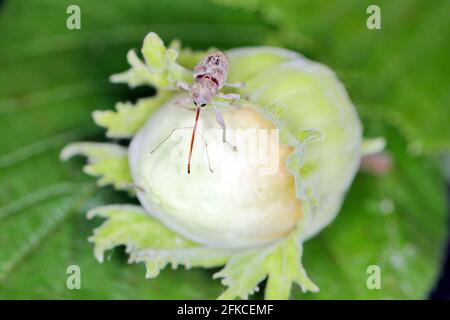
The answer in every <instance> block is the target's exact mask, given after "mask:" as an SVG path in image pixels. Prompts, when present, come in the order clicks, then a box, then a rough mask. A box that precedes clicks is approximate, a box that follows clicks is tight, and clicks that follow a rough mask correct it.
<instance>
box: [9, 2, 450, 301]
mask: <svg viewBox="0 0 450 320" xmlns="http://www.w3.org/2000/svg"><path fill="white" fill-rule="evenodd" d="M228 2H230V1H228ZM77 3H78V4H79V5H80V7H81V10H82V30H79V31H69V30H67V29H66V28H65V19H66V16H65V14H64V13H65V9H66V7H67V6H68V5H69V4H72V2H70V1H65V0H63V1H58V2H37V1H27V2H21V1H8V2H6V4H5V5H4V7H3V8H0V14H1V16H2V18H1V20H0V38H1V39H2V42H1V44H0V68H1V70H2V72H1V73H0V83H1V84H2V85H1V86H0V124H1V125H2V130H3V132H4V134H3V137H2V138H1V140H0V185H1V191H2V192H1V193H0V247H1V248H2V249H1V250H0V298H7V299H14V298H40V299H42V298H44V299H51V298H59V299H61V298H63V299H64V298H67V299H69V298H76V299H92V298H111V299H123V298H135V299H142V298H151V299H156V298H159V299H175V298H192V299H195V298H214V297H216V296H218V295H219V294H220V292H221V286H220V284H219V283H218V282H214V281H212V280H211V279H210V276H211V274H210V273H209V272H208V271H204V270H189V271H185V270H183V269H179V270H176V271H170V270H165V271H164V272H162V273H161V275H159V277H158V278H157V279H152V280H151V281H144V280H143V276H142V272H143V269H142V268H141V266H139V265H127V264H125V263H124V257H123V256H122V255H121V254H120V251H117V249H116V252H115V253H114V254H113V255H112V256H110V257H109V258H108V259H106V260H107V261H105V263H103V264H99V263H98V262H97V261H95V259H94V256H93V254H92V245H91V244H89V243H88V242H87V241H86V239H87V237H88V236H89V235H90V234H91V230H92V228H93V226H94V225H97V224H98V221H96V220H94V222H92V221H86V219H85V217H84V214H81V213H84V212H86V211H87V210H88V209H89V208H92V207H96V206H101V205H104V204H106V203H118V202H125V201H127V202H129V201H130V200H129V199H124V197H123V196H121V195H119V194H117V193H112V192H111V190H109V189H106V190H102V191H96V188H95V187H94V185H93V182H92V179H86V178H85V177H84V176H83V175H82V174H80V173H79V172H80V171H79V167H80V163H79V162H74V163H70V165H67V164H64V163H60V161H59V159H58V154H59V151H60V149H61V147H62V146H63V145H66V144H67V143H68V142H71V141H74V140H84V139H88V138H96V137H97V136H98V134H99V133H100V131H99V130H98V129H96V128H95V126H94V124H93V123H92V119H91V118H90V113H91V112H92V111H93V110H94V109H97V108H99V107H104V108H105V109H111V107H112V106H113V105H114V103H115V102H116V101H117V100H124V99H126V97H125V96H124V95H123V92H124V91H123V90H120V89H118V88H120V87H118V86H117V85H116V86H112V85H109V84H107V81H106V80H107V79H108V77H109V75H110V74H111V73H114V72H117V71H120V70H124V69H126V68H127V66H126V65H125V63H124V61H123V60H124V59H123V57H124V55H125V53H126V52H127V50H128V48H130V47H139V46H140V44H141V41H142V39H143V37H144V36H145V34H147V32H148V31H151V30H152V31H156V32H158V34H160V35H162V37H163V38H164V39H165V40H166V41H169V40H171V39H174V38H179V39H181V40H182V41H183V43H184V44H188V45H190V46H192V47H193V48H196V49H197V48H203V49H205V48H209V47H211V46H215V47H220V48H231V47H238V46H244V45H261V44H271V45H274V44H278V45H282V46H285V47H289V48H293V49H297V50H300V51H302V52H303V53H305V54H307V55H308V56H309V57H311V58H313V59H315V60H318V61H320V62H323V63H325V64H327V65H329V66H330V67H331V68H333V69H335V70H336V71H337V73H338V75H339V76H340V77H341V78H342V79H343V80H344V82H345V83H346V85H347V87H348V88H349V91H350V95H351V96H352V98H353V101H354V102H355V105H357V106H358V107H359V111H360V113H361V114H362V115H363V117H364V120H365V126H366V128H367V135H368V136H383V137H385V138H386V141H387V149H388V152H389V153H390V154H391V155H392V157H393V159H394V167H393V169H392V171H391V172H390V173H388V174H386V175H385V176H381V177H373V176H368V175H365V174H361V175H359V176H358V177H357V179H356V181H355V183H354V185H353V187H352V189H351V190H350V192H349V194H348V196H347V198H346V201H345V205H344V208H343V209H342V210H341V213H340V215H339V216H338V218H337V220H336V221H335V222H334V223H333V224H332V225H331V226H330V227H329V228H327V229H326V230H325V231H324V232H322V233H321V234H320V235H319V236H317V237H316V238H314V239H312V240H310V241H308V242H306V244H305V245H304V250H303V251H304V265H305V268H306V269H307V270H308V272H309V275H310V276H311V278H312V279H314V281H315V283H317V284H318V285H319V286H320V288H321V291H320V292H318V293H309V294H307V295H305V294H303V293H300V292H299V291H296V292H295V293H294V296H295V297H296V298H305V297H307V298H312V299H320V298H336V299H342V298H350V299H351V298H385V299H386V298H397V299H398V298H423V297H425V296H426V295H427V293H428V292H429V290H430V289H431V287H432V286H433V283H434V281H435V279H436V275H437V272H438V269H439V263H440V259H439V258H440V251H441V248H442V243H443V240H444V232H445V222H446V217H445V212H446V210H447V207H446V204H445V193H444V187H443V181H442V175H441V173H440V172H439V171H438V170H437V169H436V165H435V161H434V159H433V158H432V157H430V156H428V155H422V156H420V157H418V156H417V155H415V154H413V153H411V150H413V151H415V152H417V151H421V150H423V151H425V152H426V153H432V152H437V151H441V150H448V149H449V148H450V145H449V141H450V131H449V130H450V129H449V127H448V119H449V118H450V114H449V112H450V111H449V110H450V109H449V108H448V107H447V106H448V105H449V95H448V88H446V87H445V86H444V85H443V84H445V83H447V77H448V75H447V74H446V73H445V72H446V70H448V69H449V68H448V67H449V66H448V63H449V62H448V59H447V57H446V55H447V52H448V51H449V50H448V45H449V43H448V41H447V38H448V32H449V29H448V27H447V24H448V23H447V19H446V16H445V15H446V14H447V12H448V9H449V8H448V6H449V4H448V2H447V1H444V0H443V1H437V2H425V1H424V2H421V1H400V2H397V1H396V2H393V1H382V2H381V4H380V6H381V8H382V19H383V20H382V26H383V27H382V30H380V31H369V30H367V29H366V28H365V18H366V15H365V8H366V7H367V5H368V2H364V1H345V2H344V1H337V2H333V3H329V2H327V3H323V2H318V1H309V2H306V1H288V0H282V1H270V2H269V1H262V0H261V1H259V0H253V1H251V3H250V5H248V6H247V9H246V11H238V10H234V9H231V8H227V7H219V6H216V5H211V4H208V3H205V2H203V1H190V0H189V1H188V0H175V1H170V2H169V1H152V2H142V1H138V0H132V1H120V0H114V1H108V2H100V1H87V0H80V1H77ZM371 3H372V2H371ZM252 8H255V9H256V8H257V9H258V10H260V12H262V13H263V17H262V19H264V20H263V21H262V20H261V19H260V18H259V17H258V15H257V14H256V13H253V12H252V11H251V10H252ZM124 10H126V14H124ZM99 12H101V13H102V14H98V13H99ZM19 16H20V19H19ZM269 25H270V26H269ZM192 57H193V58H192V59H189V58H186V62H185V63H184V62H180V63H181V64H183V65H186V64H192V61H195V59H194V57H195V55H194V54H193V55H192ZM138 104H139V102H138ZM118 109H119V108H118ZM125 109H126V107H125ZM149 109H151V108H149ZM149 109H146V110H145V112H151V111H150V110H149ZM106 112H107V113H105V114H108V117H110V118H109V119H114V116H111V114H112V113H110V112H108V111H106ZM118 112H120V110H119V111H118ZM125 112H126V111H125ZM143 112H144V111H143ZM99 118H101V116H99ZM103 119H104V120H99V119H98V118H97V119H96V120H97V121H98V122H99V123H100V122H101V121H106V122H108V123H113V122H114V120H109V119H107V116H105V118H103ZM374 119H375V120H374ZM110 121H111V122H110ZM136 126H139V125H138V124H137V125H136ZM115 130H116V131H115V132H111V133H110V136H111V137H116V136H117V137H119V136H120V137H124V136H128V135H130V134H132V133H134V131H133V130H134V129H133V128H131V129H130V130H131V131H127V130H126V128H125V129H124V128H117V129H115ZM106 223H107V222H106ZM286 250H287V249H286ZM297 261H298V260H297ZM70 264H77V265H79V266H80V267H81V270H82V290H80V291H76V290H75V291H70V290H67V289H66V286H65V279H66V277H67V275H66V273H65V270H66V268H67V266H69V265H70ZM371 264H377V265H379V266H380V267H381V270H382V277H383V278H382V289H381V290H368V289H367V287H366V279H367V274H366V268H367V267H368V266H369V265H371ZM147 267H149V266H147ZM152 267H155V266H152ZM159 267H160V266H156V270H159ZM279 267H280V266H271V268H274V270H275V269H277V268H279ZM149 270H150V271H151V272H150V273H151V274H152V272H155V271H154V270H155V269H151V268H150V269H149ZM152 270H153V271H152ZM288 275H290V276H289V277H288V278H289V279H293V278H294V277H295V276H297V275H293V274H290V273H288ZM255 276H258V277H259V278H263V277H264V276H263V275H262V273H256V274H255ZM268 285H269V286H270V285H271V283H270V277H269V282H268ZM281 294H283V293H282V292H280V295H281ZM283 295H284V294H283Z"/></svg>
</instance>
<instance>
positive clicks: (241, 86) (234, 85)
mask: <svg viewBox="0 0 450 320" xmlns="http://www.w3.org/2000/svg"><path fill="white" fill-rule="evenodd" d="M224 86H225V87H229V88H236V89H242V92H243V94H244V99H245V100H249V99H250V97H249V94H248V88H247V85H246V84H245V82H243V81H240V82H234V83H225V84H224Z"/></svg>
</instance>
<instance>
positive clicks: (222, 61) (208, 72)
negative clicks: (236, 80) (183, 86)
mask: <svg viewBox="0 0 450 320" xmlns="http://www.w3.org/2000/svg"><path fill="white" fill-rule="evenodd" d="M228 65H229V62H228V57H227V56H226V54H225V53H223V52H221V51H214V52H211V53H209V54H207V55H206V56H205V57H204V58H203V59H202V61H200V63H199V64H198V65H197V66H196V67H195V69H194V79H198V78H199V77H204V76H207V77H210V78H212V79H214V81H215V82H217V85H218V90H220V88H222V86H223V85H224V83H225V81H226V80H227V76H228Z"/></svg>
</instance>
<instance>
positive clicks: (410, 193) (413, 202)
mask: <svg viewBox="0 0 450 320" xmlns="http://www.w3.org/2000/svg"><path fill="white" fill-rule="evenodd" d="M366 127H367V131H368V132H369V134H371V135H373V136H377V135H382V136H384V137H386V140H387V142H388V144H387V148H386V152H388V153H389V154H391V155H392V157H393V167H392V169H391V171H390V172H389V173H387V174H384V175H382V176H372V175H368V174H360V175H359V176H357V178H356V180H355V182H354V184H353V186H352V188H351V190H350V192H349V194H348V196H347V198H346V200H345V203H344V206H343V208H342V210H341V213H340V214H339V215H338V217H337V218H336V220H335V221H334V222H333V223H332V224H331V225H330V226H329V227H328V228H326V229H325V230H324V231H323V232H322V233H320V234H319V235H318V236H317V237H315V238H313V239H311V240H310V241H307V242H306V243H305V245H304V259H303V261H304V265H305V268H306V270H308V272H309V275H310V276H311V278H312V279H314V281H315V283H317V284H318V285H319V286H320V292H318V293H315V294H307V295H304V294H301V293H299V292H296V293H295V297H297V298H305V297H306V298H309V299H424V298H427V296H428V294H429V293H430V291H431V290H432V288H433V287H434V285H435V282H436V280H437V278H438V274H439V270H440V268H441V267H440V266H441V263H442V253H443V249H444V243H445V238H446V232H447V230H446V225H447V215H446V212H447V208H448V206H447V204H446V199H445V185H444V180H443V177H442V174H441V173H440V172H439V170H438V168H437V165H436V162H435V161H434V160H431V159H427V158H425V157H417V156H414V155H411V154H410V152H409V151H408V150H407V149H406V145H405V140H404V139H403V138H401V137H400V136H399V133H398V131H397V130H395V129H392V128H390V127H387V126H385V125H383V124H381V123H379V122H374V121H370V123H367V126H366ZM371 265H377V266H379V267H380V269H381V289H380V290H376V289H374V290H370V289H369V288H368V287H367V284H366V282H367V278H368V277H369V275H370V274H368V273H367V268H368V267H369V266H371Z"/></svg>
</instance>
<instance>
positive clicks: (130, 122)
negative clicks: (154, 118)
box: [93, 91, 171, 138]
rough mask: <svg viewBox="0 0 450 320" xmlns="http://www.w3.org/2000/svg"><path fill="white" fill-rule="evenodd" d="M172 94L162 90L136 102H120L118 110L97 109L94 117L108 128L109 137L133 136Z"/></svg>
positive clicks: (100, 124) (99, 123) (98, 123)
mask: <svg viewBox="0 0 450 320" xmlns="http://www.w3.org/2000/svg"><path fill="white" fill-rule="evenodd" d="M170 96H171V94H170V93H169V92H167V91H161V92H158V93H157V94H156V95H155V96H153V97H150V98H145V99H139V100H138V101H137V103H136V104H133V103H131V102H125V103H123V102H118V103H116V111H112V110H97V111H94V113H93V118H94V121H95V123H96V124H97V125H99V126H101V127H104V128H106V129H107V131H106V136H107V137H109V138H131V137H132V136H133V135H134V134H135V133H137V131H138V130H139V129H140V128H141V127H142V126H143V125H144V123H145V121H146V120H147V119H148V117H150V115H151V114H152V113H153V111H155V109H156V108H157V107H159V106H161V105H162V104H163V103H164V102H165V101H166V100H167V99H169V97H170Z"/></svg>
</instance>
